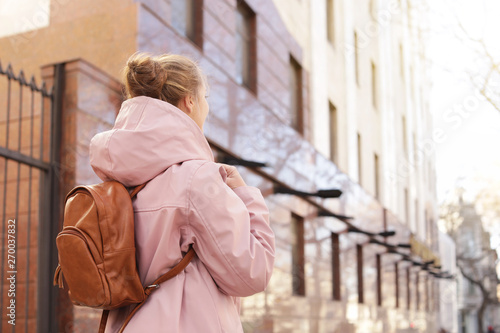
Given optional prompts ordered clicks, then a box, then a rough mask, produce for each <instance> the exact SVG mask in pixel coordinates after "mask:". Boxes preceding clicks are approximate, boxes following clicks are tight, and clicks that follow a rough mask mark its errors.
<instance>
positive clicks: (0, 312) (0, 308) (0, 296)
mask: <svg viewBox="0 0 500 333" xmlns="http://www.w3.org/2000/svg"><path fill="white" fill-rule="evenodd" d="M11 71H12V69H11V67H10V65H9V66H8V67H7V116H6V119H5V135H6V137H5V147H6V148H8V147H9V127H10V89H11V81H10V80H11ZM8 164H9V160H8V159H7V158H6V159H5V170H4V181H3V186H4V187H3V214H2V215H3V216H2V234H3V235H5V228H6V226H5V222H6V221H5V218H6V217H7V181H8V178H7V171H8V167H7V166H8ZM5 246H6V243H5V237H3V238H2V264H1V267H2V268H1V270H2V271H1V272H0V279H1V280H0V281H1V282H0V286H1V288H0V315H1V316H2V318H3V309H4V306H3V281H5V275H4V271H5V270H4V265H5ZM0 328H1V327H0Z"/></svg>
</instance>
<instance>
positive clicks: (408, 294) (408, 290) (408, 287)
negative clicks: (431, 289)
mask: <svg viewBox="0 0 500 333" xmlns="http://www.w3.org/2000/svg"><path fill="white" fill-rule="evenodd" d="M410 280H411V272H410V267H408V268H406V308H407V309H408V310H410V305H411V281H410Z"/></svg>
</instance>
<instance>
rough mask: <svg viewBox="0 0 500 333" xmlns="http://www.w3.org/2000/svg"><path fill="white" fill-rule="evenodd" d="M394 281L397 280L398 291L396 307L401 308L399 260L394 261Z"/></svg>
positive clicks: (396, 289) (396, 290)
mask: <svg viewBox="0 0 500 333" xmlns="http://www.w3.org/2000/svg"><path fill="white" fill-rule="evenodd" d="M394 275H395V277H394V282H395V287H396V288H395V292H396V295H395V296H396V309H397V308H399V265H398V262H395V263H394Z"/></svg>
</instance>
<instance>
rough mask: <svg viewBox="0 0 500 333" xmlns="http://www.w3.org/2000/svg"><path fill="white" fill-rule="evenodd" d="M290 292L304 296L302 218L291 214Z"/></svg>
mask: <svg viewBox="0 0 500 333" xmlns="http://www.w3.org/2000/svg"><path fill="white" fill-rule="evenodd" d="M292 228H293V236H292V237H293V243H292V284H293V286H292V292H293V294H294V295H299V296H305V294H306V283H305V270H304V269H305V254H304V218H303V217H301V216H298V215H295V214H292Z"/></svg>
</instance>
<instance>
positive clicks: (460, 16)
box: [427, 0, 500, 202]
mask: <svg viewBox="0 0 500 333" xmlns="http://www.w3.org/2000/svg"><path fill="white" fill-rule="evenodd" d="M429 5H430V7H431V8H430V13H431V15H430V22H429V23H430V24H429V25H430V27H431V28H430V35H429V37H430V42H429V44H428V50H427V52H428V57H429V63H430V64H431V69H432V71H431V75H432V88H431V97H430V99H431V100H430V108H431V113H432V114H433V119H434V129H435V130H436V129H440V130H442V131H443V132H444V133H445V135H444V137H445V140H444V141H443V142H442V143H439V144H437V145H436V173H437V194H438V200H439V202H442V201H443V200H445V198H446V197H447V195H449V193H450V191H452V189H453V188H454V187H455V186H456V185H461V186H463V187H464V188H465V189H466V193H468V197H466V199H472V196H473V195H474V194H475V193H476V192H477V190H479V189H480V188H481V187H482V186H484V184H485V180H487V179H500V154H499V147H500V111H498V110H496V109H495V108H493V107H492V106H491V104H490V103H488V102H487V101H486V100H485V99H484V98H483V97H482V96H481V95H480V94H479V93H478V91H477V90H476V89H474V87H473V84H472V83H471V80H476V79H477V80H479V79H481V78H483V77H485V72H486V71H485V70H486V69H487V68H488V66H487V65H488V64H487V63H486V60H485V59H486V58H485V57H484V56H482V55H481V53H478V52H477V51H476V50H478V44H477V43H475V42H473V41H471V39H483V40H484V41H485V45H486V46H487V48H488V50H489V52H490V53H491V54H492V55H494V57H495V60H496V61H498V62H500V50H499V49H500V43H498V41H499V38H498V35H497V34H498V32H499V31H500V20H498V17H499V16H500V1H498V0H484V1H483V0H453V1H451V0H432V1H429ZM457 22H461V24H462V26H463V27H464V29H465V30H466V31H467V34H468V35H469V37H467V36H465V35H464V33H463V30H462V29H461V28H460V26H459V25H458V23H457ZM479 49H480V48H479ZM498 86H499V87H500V82H498ZM491 87H492V89H495V88H496V80H495V81H493V85H492V86H491ZM478 179H481V180H482V181H481V182H478ZM486 182H487V181H486Z"/></svg>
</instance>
